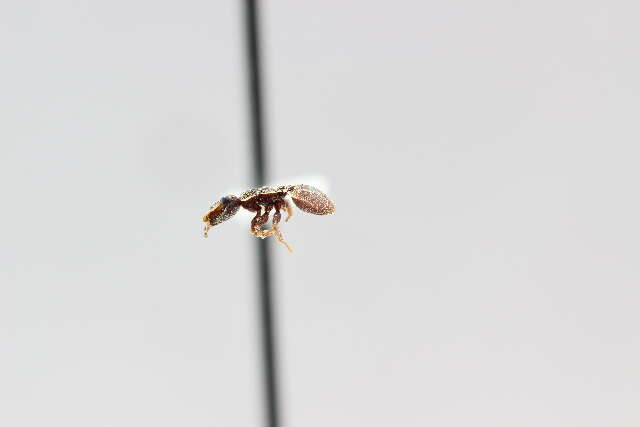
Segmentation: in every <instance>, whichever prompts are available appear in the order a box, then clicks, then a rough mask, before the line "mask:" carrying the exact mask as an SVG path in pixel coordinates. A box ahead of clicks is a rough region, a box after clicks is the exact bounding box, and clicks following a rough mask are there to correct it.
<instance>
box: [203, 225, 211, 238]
mask: <svg viewBox="0 0 640 427" xmlns="http://www.w3.org/2000/svg"><path fill="white" fill-rule="evenodd" d="M210 228H211V225H210V224H205V226H204V233H203V236H204V237H209V229H210Z"/></svg>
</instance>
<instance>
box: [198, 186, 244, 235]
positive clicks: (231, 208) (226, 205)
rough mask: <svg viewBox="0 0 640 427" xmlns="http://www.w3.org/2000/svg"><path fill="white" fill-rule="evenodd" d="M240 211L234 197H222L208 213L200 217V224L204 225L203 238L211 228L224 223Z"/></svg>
mask: <svg viewBox="0 0 640 427" xmlns="http://www.w3.org/2000/svg"><path fill="white" fill-rule="evenodd" d="M238 209H240V199H238V198H237V197H236V196H224V197H223V198H221V199H220V201H218V202H216V203H214V204H213V205H212V206H211V208H210V209H209V211H208V212H207V213H206V214H204V216H203V217H202V222H204V223H206V225H205V227H204V236H205V237H207V232H208V231H209V229H210V228H211V227H214V226H216V225H218V224H220V223H221V222H224V221H226V220H228V219H229V218H231V217H232V216H234V215H235V214H236V213H237V212H238Z"/></svg>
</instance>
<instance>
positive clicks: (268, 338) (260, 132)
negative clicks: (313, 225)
mask: <svg viewBox="0 0 640 427" xmlns="http://www.w3.org/2000/svg"><path fill="white" fill-rule="evenodd" d="M256 3H257V2H256V0H245V26H246V43H247V45H246V48H247V65H248V68H249V72H248V73H247V74H248V77H249V108H250V112H251V114H250V116H251V118H250V121H251V140H252V145H253V150H252V151H253V173H254V176H253V180H254V183H255V185H256V186H261V185H265V184H266V162H265V143H264V126H263V115H262V96H261V95H262V94H261V91H262V87H261V80H260V78H261V75H260V45H259V28H258V10H257V9H258V7H257V4H256ZM256 243H257V246H258V273H259V276H258V277H259V282H260V283H259V290H260V291H259V298H260V302H259V303H260V317H259V319H260V329H261V341H262V358H263V369H264V386H265V398H266V415H267V426H268V427H278V423H279V416H278V387H277V386H278V381H277V379H278V378H277V370H276V343H275V331H274V322H273V298H272V295H271V285H272V274H271V257H270V251H269V245H268V242H267V241H266V240H261V239H257V242H256Z"/></svg>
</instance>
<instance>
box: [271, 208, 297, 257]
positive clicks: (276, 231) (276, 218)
mask: <svg viewBox="0 0 640 427" xmlns="http://www.w3.org/2000/svg"><path fill="white" fill-rule="evenodd" d="M280 218H281V215H280V209H278V208H276V213H274V214H273V221H272V222H271V230H270V231H272V234H274V235H275V236H276V238H277V239H278V242H280V243H282V244H283V245H285V246H286V247H287V250H288V251H289V252H293V249H291V246H289V245H288V244H287V242H285V241H284V237H283V236H282V233H281V232H280V229H279V228H278V223H279V222H280Z"/></svg>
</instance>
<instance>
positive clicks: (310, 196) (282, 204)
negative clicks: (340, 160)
mask: <svg viewBox="0 0 640 427" xmlns="http://www.w3.org/2000/svg"><path fill="white" fill-rule="evenodd" d="M287 196H291V200H293V203H294V204H295V205H296V206H297V207H298V208H299V209H301V210H303V211H305V212H309V213H312V214H315V215H329V214H332V213H334V212H335V210H336V208H335V206H334V204H333V202H332V201H331V199H329V197H327V195H326V194H324V193H323V192H322V191H320V190H318V189H317V188H315V187H312V186H310V185H304V184H300V185H281V186H279V187H260V188H252V189H251V190H247V191H245V192H244V193H242V194H241V195H240V196H239V197H236V196H233V195H229V196H224V197H223V198H221V199H220V201H218V202H216V203H214V204H213V205H212V206H211V208H210V209H209V211H208V212H207V213H206V214H204V216H203V217H202V221H203V222H205V226H204V237H207V235H208V233H209V229H210V228H211V227H213V226H216V225H218V224H220V223H221V222H223V221H226V220H228V219H229V218H231V217H232V216H234V215H235V214H236V213H237V212H238V210H239V209H240V208H241V207H242V208H245V209H246V210H248V211H250V212H255V213H256V216H255V217H254V218H253V219H252V220H251V230H250V231H251V234H253V235H254V236H256V237H259V238H261V239H264V238H265V237H269V236H276V238H277V239H278V241H279V242H280V243H282V244H283V245H285V246H286V247H287V249H288V250H289V252H293V249H291V247H290V246H289V245H288V244H287V242H285V241H284V238H283V237H282V233H281V232H280V229H279V228H278V223H279V222H280V219H281V215H280V211H281V210H286V211H287V217H286V218H285V220H284V221H285V222H287V221H289V218H291V215H293V207H292V206H291V203H289V201H288V200H287V199H286V197H287ZM271 209H274V210H275V213H274V214H273V220H272V221H271V228H269V229H267V230H263V229H262V228H261V227H262V226H263V225H264V224H266V223H267V221H269V213H270V212H271Z"/></svg>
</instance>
